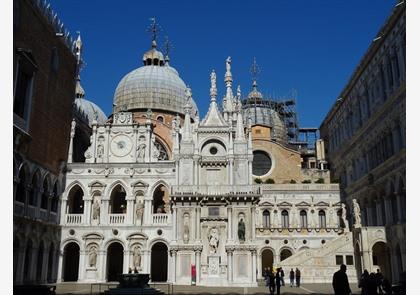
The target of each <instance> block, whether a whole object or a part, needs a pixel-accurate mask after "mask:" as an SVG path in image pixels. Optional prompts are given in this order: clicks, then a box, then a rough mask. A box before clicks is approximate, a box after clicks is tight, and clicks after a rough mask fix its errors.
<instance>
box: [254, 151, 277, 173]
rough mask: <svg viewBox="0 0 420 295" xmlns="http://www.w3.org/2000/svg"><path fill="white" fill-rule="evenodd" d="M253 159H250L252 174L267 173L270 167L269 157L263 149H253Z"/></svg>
mask: <svg viewBox="0 0 420 295" xmlns="http://www.w3.org/2000/svg"><path fill="white" fill-rule="evenodd" d="M253 154H254V160H253V161H252V174H253V175H255V176H262V175H265V174H267V173H268V172H269V171H270V169H271V165H272V162H271V158H270V156H269V155H268V154H267V153H266V152H264V151H254V152H253Z"/></svg>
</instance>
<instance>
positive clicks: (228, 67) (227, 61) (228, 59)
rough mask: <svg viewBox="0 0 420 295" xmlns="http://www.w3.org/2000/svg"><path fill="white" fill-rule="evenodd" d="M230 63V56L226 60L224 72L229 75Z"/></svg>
mask: <svg viewBox="0 0 420 295" xmlns="http://www.w3.org/2000/svg"><path fill="white" fill-rule="evenodd" d="M231 63H232V59H231V58H230V56H229V57H228V58H227V59H226V72H227V73H230V68H231Z"/></svg>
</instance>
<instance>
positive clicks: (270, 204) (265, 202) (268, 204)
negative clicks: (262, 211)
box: [259, 201, 274, 207]
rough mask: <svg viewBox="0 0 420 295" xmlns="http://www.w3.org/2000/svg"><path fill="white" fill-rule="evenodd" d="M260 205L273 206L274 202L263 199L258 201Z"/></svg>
mask: <svg viewBox="0 0 420 295" xmlns="http://www.w3.org/2000/svg"><path fill="white" fill-rule="evenodd" d="M259 205H260V206H265V207H274V204H273V203H271V202H268V201H264V202H262V203H259Z"/></svg>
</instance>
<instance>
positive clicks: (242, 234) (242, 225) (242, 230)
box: [238, 218, 245, 242]
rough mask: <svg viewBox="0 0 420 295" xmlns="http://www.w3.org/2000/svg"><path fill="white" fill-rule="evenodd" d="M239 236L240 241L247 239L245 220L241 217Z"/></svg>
mask: <svg viewBox="0 0 420 295" xmlns="http://www.w3.org/2000/svg"><path fill="white" fill-rule="evenodd" d="M238 238H239V241H242V242H243V241H245V222H244V219H243V218H241V219H240V220H239V223H238Z"/></svg>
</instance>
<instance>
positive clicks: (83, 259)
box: [77, 250, 87, 282]
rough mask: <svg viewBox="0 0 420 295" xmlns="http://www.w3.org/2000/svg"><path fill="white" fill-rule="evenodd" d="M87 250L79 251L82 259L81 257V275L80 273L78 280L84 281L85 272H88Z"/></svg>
mask: <svg viewBox="0 0 420 295" xmlns="http://www.w3.org/2000/svg"><path fill="white" fill-rule="evenodd" d="M86 252H87V251H86V250H80V251H79V253H80V259H79V275H78V278H77V281H78V282H81V281H83V279H84V274H85V273H86V271H85V268H86V267H85V264H86V254H87V253H86Z"/></svg>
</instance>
